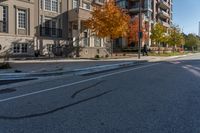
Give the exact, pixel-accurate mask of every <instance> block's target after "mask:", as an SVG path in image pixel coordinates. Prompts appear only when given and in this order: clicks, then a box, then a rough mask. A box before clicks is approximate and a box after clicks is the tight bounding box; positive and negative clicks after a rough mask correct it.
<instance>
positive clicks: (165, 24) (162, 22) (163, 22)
mask: <svg viewBox="0 0 200 133" xmlns="http://www.w3.org/2000/svg"><path fill="white" fill-rule="evenodd" d="M159 22H160V23H161V24H162V25H163V26H165V27H167V28H169V27H170V24H169V23H167V22H165V21H162V20H160V21H159Z"/></svg>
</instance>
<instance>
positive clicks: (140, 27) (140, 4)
mask: <svg viewBox="0 0 200 133" xmlns="http://www.w3.org/2000/svg"><path fill="white" fill-rule="evenodd" d="M141 8H142V0H140V3H139V33H138V36H139V41H138V59H140V55H141V45H142V36H143V35H142V11H141V10H142V9H141Z"/></svg>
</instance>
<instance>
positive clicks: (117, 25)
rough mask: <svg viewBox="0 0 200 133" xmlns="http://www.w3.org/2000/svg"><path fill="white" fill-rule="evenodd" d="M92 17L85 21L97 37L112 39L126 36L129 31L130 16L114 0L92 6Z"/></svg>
mask: <svg viewBox="0 0 200 133" xmlns="http://www.w3.org/2000/svg"><path fill="white" fill-rule="evenodd" d="M91 14H92V17H91V18H90V19H88V20H87V21H86V23H85V25H86V27H87V28H89V29H91V30H92V32H93V33H95V34H96V35H97V36H98V37H101V38H105V37H110V39H111V41H112V44H111V45H113V40H114V39H116V38H119V37H126V36H127V35H128V31H129V22H130V17H129V15H127V14H126V13H125V12H124V11H122V9H121V8H119V7H118V6H117V5H116V3H115V1H114V0H109V1H108V2H105V4H104V5H103V6H100V7H99V6H98V7H94V10H93V11H92V12H91Z"/></svg>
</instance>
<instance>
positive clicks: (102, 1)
mask: <svg viewBox="0 0 200 133" xmlns="http://www.w3.org/2000/svg"><path fill="white" fill-rule="evenodd" d="M93 2H94V4H98V5H103V4H104V2H105V0H94V1H93Z"/></svg>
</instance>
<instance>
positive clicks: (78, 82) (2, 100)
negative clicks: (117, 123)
mask: <svg viewBox="0 0 200 133" xmlns="http://www.w3.org/2000/svg"><path fill="white" fill-rule="evenodd" d="M158 64H160V63H156V64H150V65H145V66H141V67H137V68H133V69H128V70H123V71H118V72H113V73H109V74H105V75H101V76H98V77H94V78H90V79H86V80H81V81H77V82H74V83H70V84H65V85H60V86H56V87H52V88H49V89H44V90H40V91H35V92H31V93H26V94H22V95H18V96H13V97H9V98H5V99H1V100H0V103H1V102H5V101H10V100H14V99H18V98H22V97H27V96H31V95H35V94H39V93H43V92H47V91H52V90H56V89H59V88H63V87H69V86H73V85H77V84H81V83H85V82H88V81H92V80H96V79H101V78H105V77H109V76H113V75H116V74H120V73H125V72H130V71H133V70H137V69H141V68H146V67H150V66H155V65H158Z"/></svg>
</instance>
